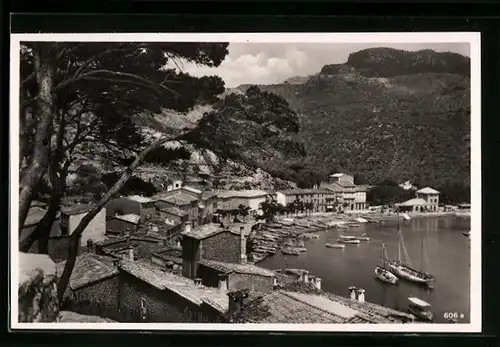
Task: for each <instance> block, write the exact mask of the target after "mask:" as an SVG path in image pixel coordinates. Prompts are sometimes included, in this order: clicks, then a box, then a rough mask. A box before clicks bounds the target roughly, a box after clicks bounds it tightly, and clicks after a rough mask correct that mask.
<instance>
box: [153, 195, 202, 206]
mask: <svg viewBox="0 0 500 347" xmlns="http://www.w3.org/2000/svg"><path fill="white" fill-rule="evenodd" d="M160 200H162V201H166V202H170V203H172V204H175V205H177V206H183V205H188V204H190V203H192V202H194V201H198V199H197V198H195V197H193V196H191V195H189V194H186V193H177V194H175V195H171V196H167V197H164V198H160Z"/></svg>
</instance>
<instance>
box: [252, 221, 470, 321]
mask: <svg viewBox="0 0 500 347" xmlns="http://www.w3.org/2000/svg"><path fill="white" fill-rule="evenodd" d="M396 229H397V222H396V221H393V222H385V224H384V225H378V224H372V223H365V224H361V226H359V227H354V228H349V229H342V233H343V234H346V235H350V234H355V235H361V234H363V233H366V234H367V236H369V237H370V238H371V240H370V241H368V242H366V241H362V242H361V244H359V245H346V248H345V249H344V250H341V249H332V248H326V247H325V243H327V242H332V243H336V239H337V236H338V232H337V230H336V229H332V230H327V231H324V232H320V238H319V239H317V240H310V241H306V247H307V252H304V253H302V254H301V255H299V256H287V257H285V256H283V255H282V254H281V253H280V252H277V253H276V255H274V256H272V257H270V258H267V259H265V260H264V261H262V262H261V263H259V266H263V267H266V268H269V269H276V268H284V267H289V268H303V269H307V270H309V272H310V273H311V274H312V275H315V276H319V277H321V278H322V289H323V290H325V291H328V292H332V293H336V294H340V295H343V296H348V295H349V291H348V288H349V287H350V286H356V287H358V288H364V289H365V290H366V293H365V295H366V300H367V301H370V302H374V303H378V304H382V305H384V306H388V307H392V308H395V309H399V310H402V311H406V310H407V305H408V297H410V296H416V297H419V298H421V299H423V300H425V301H427V302H429V303H430V304H431V305H432V306H433V307H432V311H433V312H434V322H437V323H444V322H446V321H447V320H446V319H444V318H443V315H444V313H445V312H457V313H458V314H463V315H464V318H463V319H460V320H459V323H469V322H470V317H469V314H470V307H469V306H470V299H469V289H470V249H469V239H468V238H467V237H465V236H464V235H463V234H462V232H463V231H469V230H470V219H461V218H457V217H442V218H430V219H413V220H410V221H404V222H402V225H401V229H402V231H403V235H404V240H405V244H406V248H407V250H408V254H409V256H410V259H411V261H412V264H413V267H414V268H416V269H420V267H421V265H423V268H424V270H425V271H428V272H430V273H432V274H433V275H434V276H435V277H436V283H435V284H434V289H433V290H428V289H425V288H423V287H420V286H418V285H415V284H413V283H411V282H406V281H405V280H402V279H400V280H399V281H398V284H397V285H388V284H384V283H381V282H380V281H379V280H376V279H375V277H374V272H373V271H374V269H375V266H376V265H377V264H381V263H382V260H381V250H382V243H385V245H386V249H387V254H388V257H389V258H390V259H396V258H397V245H398V243H397V235H396V232H397V230H396ZM422 238H423V240H424V245H425V247H424V257H421V254H422V252H421V247H422ZM422 259H423V264H421V263H422Z"/></svg>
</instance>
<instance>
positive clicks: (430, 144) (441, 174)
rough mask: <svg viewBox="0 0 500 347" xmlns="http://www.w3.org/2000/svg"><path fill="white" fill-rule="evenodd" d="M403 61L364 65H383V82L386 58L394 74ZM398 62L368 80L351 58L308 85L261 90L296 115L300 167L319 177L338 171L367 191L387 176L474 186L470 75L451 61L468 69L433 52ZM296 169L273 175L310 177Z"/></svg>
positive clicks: (410, 55)
mask: <svg viewBox="0 0 500 347" xmlns="http://www.w3.org/2000/svg"><path fill="white" fill-rule="evenodd" d="M369 53H370V51H367V52H364V53H363V54H361V55H359V56H365V55H370V54H369ZM388 54H389V53H388ZM399 55H400V53H399V52H392V53H390V54H389V55H387V56H386V54H385V53H384V54H382V53H380V52H378V51H377V50H374V51H373V58H370V59H371V60H370V61H369V63H367V64H368V65H370V69H371V70H372V72H373V71H377V69H378V66H380V68H379V70H378V71H379V72H377V73H379V74H381V75H383V71H384V69H386V68H385V65H384V64H385V62H384V59H390V60H389V61H390V62H391V63H390V64H389V63H388V64H387V66H390V67H392V66H395V65H394V64H393V61H392V60H391V59H393V58H394V59H399V58H398V57H399ZM427 55H429V56H430V58H429V59H427V58H426V57H427ZM370 56H372V55H370ZM377 56H380V57H381V60H380V62H379V63H376V59H375V57H377ZM403 58H404V59H403ZM424 58H425V59H424ZM350 59H351V58H350ZM401 59H403V60H402V61H401V63H400V64H399V65H398V68H397V69H396V70H394V71H395V75H394V76H390V77H385V78H378V77H367V76H365V75H367V73H366V71H365V70H360V69H365V68H367V66H362V65H363V64H362V59H358V58H357V56H356V55H354V57H353V58H352V59H351V60H350V62H348V63H346V64H345V65H344V66H343V67H342V68H340V67H338V68H335V69H333V70H332V69H330V71H325V73H322V75H321V76H319V77H318V76H315V77H312V78H311V79H309V81H308V82H307V83H304V84H296V85H292V84H277V85H267V86H260V87H259V88H260V89H264V90H267V91H269V92H273V93H276V94H278V95H280V96H282V97H283V98H285V99H286V100H287V101H288V102H289V103H290V105H291V108H292V109H293V110H294V111H296V112H297V115H298V117H299V132H298V138H299V139H300V140H301V141H302V143H303V144H304V147H305V151H306V157H305V158H304V159H303V162H304V163H307V166H309V167H311V168H314V169H315V170H317V171H318V172H320V173H323V172H327V173H329V172H330V171H331V170H333V169H335V171H340V172H346V173H351V174H355V175H361V176H363V177H365V178H366V181H367V182H366V181H365V182H364V183H368V184H376V183H379V182H381V181H382V180H383V179H385V178H387V177H390V178H392V179H393V180H395V181H397V182H401V181H406V180H410V181H411V182H415V183H416V182H419V183H420V184H422V186H432V187H435V188H436V189H437V188H438V187H441V186H444V185H446V184H447V182H449V181H451V182H459V183H461V184H463V185H465V186H467V185H469V184H470V183H469V181H470V79H469V77H468V76H466V74H463V73H462V71H465V70H463V69H462V68H460V69H458V70H456V69H455V68H454V66H458V65H460V64H462V63H460V64H458V65H457V64H455V63H454V62H452V60H453V61H455V60H457V61H458V60H460V61H462V62H463V63H464V65H463V67H464V69H465V68H467V69H468V64H469V63H468V59H466V58H464V57H460V56H458V57H457V56H456V55H453V56H448V55H447V54H444V55H441V54H437V55H433V54H431V53H430V52H427V53H426V52H416V53H410V52H406V53H404V54H403V55H402V56H401ZM353 61H356V63H354V62H353ZM412 61H418V71H417V70H414V69H413V68H411V63H410V62H412ZM435 61H436V62H435ZM439 61H442V62H445V63H440V62H439ZM448 62H449V63H448ZM351 63H352V64H354V65H352V66H351V65H349V64H351ZM377 64H378V65H377ZM382 65H383V66H382ZM436 66H440V67H439V71H438V70H436V69H435V67H436ZM396 72H397V73H396ZM457 72H458V73H457ZM373 73H375V72H373ZM368 76H369V75H368ZM384 76H385V75H384ZM246 88H248V86H242V88H241V90H245V89H246ZM302 166H303V167H305V165H303V164H302ZM292 168H293V169H294V170H291V169H289V168H287V167H285V166H281V167H277V168H276V170H275V171H281V173H282V174H283V175H288V177H294V179H297V176H296V172H301V171H303V172H306V171H305V170H303V169H302V168H301V167H300V165H299V167H297V166H293V167H292ZM273 173H275V172H273ZM293 175H295V176H293ZM296 182H299V181H298V180H296ZM301 185H303V186H306V185H309V186H310V184H301Z"/></svg>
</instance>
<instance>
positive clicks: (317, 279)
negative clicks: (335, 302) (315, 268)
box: [314, 277, 321, 290]
mask: <svg viewBox="0 0 500 347" xmlns="http://www.w3.org/2000/svg"><path fill="white" fill-rule="evenodd" d="M314 286H315V287H316V289H317V290H321V277H316V281H315V282H314Z"/></svg>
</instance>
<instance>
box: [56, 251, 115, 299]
mask: <svg viewBox="0 0 500 347" xmlns="http://www.w3.org/2000/svg"><path fill="white" fill-rule="evenodd" d="M65 264H66V261H63V262H60V263H57V264H56V269H57V273H58V275H59V276H60V275H61V274H62V272H63V270H64V265H65ZM117 274H118V270H117V269H116V268H115V267H114V266H113V259H111V258H109V257H105V256H101V255H97V254H91V253H83V254H81V255H79V256H78V257H77V258H76V262H75V267H74V268H73V272H72V273H71V277H70V281H69V287H70V288H71V289H72V290H76V289H78V288H82V287H85V286H87V285H90V284H92V283H95V282H98V281H101V280H104V279H106V278H109V277H113V276H115V275H117Z"/></svg>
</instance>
